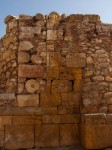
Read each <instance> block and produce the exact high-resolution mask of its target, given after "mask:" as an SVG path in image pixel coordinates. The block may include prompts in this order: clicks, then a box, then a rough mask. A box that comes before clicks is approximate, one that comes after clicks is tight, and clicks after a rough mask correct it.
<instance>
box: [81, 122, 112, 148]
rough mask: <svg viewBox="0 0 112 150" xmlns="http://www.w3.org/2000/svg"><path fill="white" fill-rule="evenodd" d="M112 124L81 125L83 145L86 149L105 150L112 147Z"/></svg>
mask: <svg viewBox="0 0 112 150" xmlns="http://www.w3.org/2000/svg"><path fill="white" fill-rule="evenodd" d="M111 138H112V124H104V123H103V124H102V123H98V122H97V123H96V124H90V123H88V124H87V123H86V124H83V123H82V124H81V144H82V146H83V147H84V148H86V149H103V148H105V147H111V145H112V140H111Z"/></svg>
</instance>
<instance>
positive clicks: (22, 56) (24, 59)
mask: <svg viewBox="0 0 112 150" xmlns="http://www.w3.org/2000/svg"><path fill="white" fill-rule="evenodd" d="M29 61H30V55H29V54H28V53H26V52H19V53H18V63H19V64H24V63H28V62H29Z"/></svg>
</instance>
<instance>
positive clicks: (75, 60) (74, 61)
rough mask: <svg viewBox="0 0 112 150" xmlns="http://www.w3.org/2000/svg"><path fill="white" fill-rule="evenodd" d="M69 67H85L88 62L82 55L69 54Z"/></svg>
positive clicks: (67, 59)
mask: <svg viewBox="0 0 112 150" xmlns="http://www.w3.org/2000/svg"><path fill="white" fill-rule="evenodd" d="M66 63H67V67H85V65H86V62H85V60H84V59H82V58H81V55H80V53H68V54H67V56H66Z"/></svg>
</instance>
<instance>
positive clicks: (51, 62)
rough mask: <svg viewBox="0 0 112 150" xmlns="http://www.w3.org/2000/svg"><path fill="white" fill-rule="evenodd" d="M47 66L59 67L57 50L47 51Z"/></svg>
mask: <svg viewBox="0 0 112 150" xmlns="http://www.w3.org/2000/svg"><path fill="white" fill-rule="evenodd" d="M47 57H49V59H48V62H47V64H48V66H50V67H59V66H60V54H59V53H58V52H47Z"/></svg>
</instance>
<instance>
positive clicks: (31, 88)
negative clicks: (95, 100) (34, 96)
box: [25, 79, 39, 93]
mask: <svg viewBox="0 0 112 150" xmlns="http://www.w3.org/2000/svg"><path fill="white" fill-rule="evenodd" d="M25 87H26V90H27V91H28V93H35V92H37V91H38V90H39V82H38V81H37V80H34V79H30V80H28V81H27V82H26V84H25Z"/></svg>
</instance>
